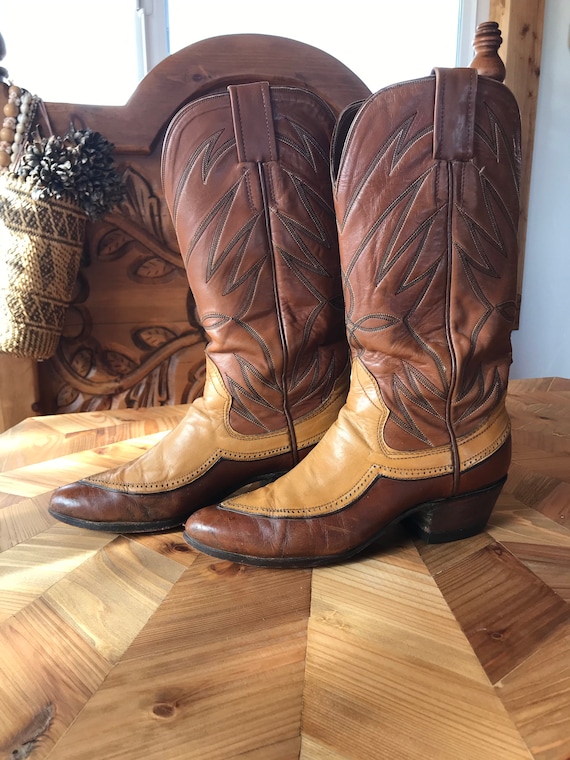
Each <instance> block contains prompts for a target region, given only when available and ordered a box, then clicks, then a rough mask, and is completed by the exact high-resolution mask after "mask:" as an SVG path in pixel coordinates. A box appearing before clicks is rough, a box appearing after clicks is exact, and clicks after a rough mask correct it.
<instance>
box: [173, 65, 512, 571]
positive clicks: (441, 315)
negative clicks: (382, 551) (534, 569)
mask: <svg viewBox="0 0 570 760" xmlns="http://www.w3.org/2000/svg"><path fill="white" fill-rule="evenodd" d="M332 168H333V179H334V201H335V208H336V214H337V220H338V226H339V236H340V255H341V265H342V271H343V287H344V298H345V304H346V327H347V333H348V337H349V343H350V347H351V355H352V372H351V383H350V391H349V394H348V398H347V401H346V404H345V406H344V407H343V409H342V410H341V412H340V414H339V417H338V420H337V421H336V422H335V424H334V425H333V426H332V427H331V428H330V429H329V431H328V432H327V434H326V435H325V436H324V438H323V439H322V441H321V442H320V443H319V445H318V446H317V447H316V448H315V449H314V450H313V451H312V452H311V453H310V454H309V455H308V456H307V457H306V458H305V459H304V460H303V461H302V462H301V463H300V464H299V465H298V466H297V467H295V468H294V469H293V470H291V471H290V472H289V473H287V474H286V475H284V476H283V477H282V478H280V479H278V480H277V481H275V482H274V483H271V484H269V485H267V486H265V487H263V488H260V489H258V490H254V491H251V492H250V493H245V494H243V495H239V496H235V497H232V498H229V499H226V500H223V501H221V503H218V504H216V505H211V506H209V507H206V508H205V509H202V510H200V511H198V512H197V513H195V514H194V515H193V516H192V517H191V518H189V520H188V521H187V523H186V528H185V537H186V540H187V541H188V542H189V543H190V544H191V545H192V546H193V547H195V548H197V549H199V550H202V551H204V552H206V553H208V554H211V555H214V556H216V557H222V558H225V559H229V560H233V561H237V562H242V563H251V564H256V565H268V566H285V567H297V566H299V567H300V566H317V565H323V564H328V563H332V562H338V561H340V560H344V559H347V558H349V557H352V556H353V555H355V554H356V553H357V552H360V551H361V550H362V549H364V548H365V547H366V546H368V545H369V544H370V543H371V542H373V541H374V540H375V539H377V538H378V537H380V536H381V535H382V534H383V533H384V531H386V529H387V528H389V526H391V525H393V524H395V523H397V522H399V521H401V520H405V521H406V522H407V523H408V524H409V525H410V526H411V527H413V529H414V530H416V531H417V532H418V533H419V535H420V536H422V537H423V538H424V539H425V540H426V541H429V542H444V541H452V540H455V539H459V538H462V537H467V536H470V535H473V534H475V533H477V532H479V531H481V530H482V529H483V528H484V526H485V525H486V522H487V520H488V518H489V516H490V514H491V511H492V509H493V507H494V504H495V501H496V499H497V496H498V495H499V492H500V490H501V487H502V485H503V482H504V480H505V476H506V474H507V469H508V467H509V463H510V422H509V417H508V414H507V412H506V410H505V395H506V390H507V379H508V371H509V365H510V363H511V345H510V333H511V329H512V326H513V320H514V317H515V282H516V266H517V223H518V214H519V202H518V186H519V174H520V119H519V113H518V108H517V104H516V102H515V99H514V97H513V96H512V94H511V93H510V91H509V90H508V89H507V88H506V87H505V86H504V85H503V84H501V83H499V82H496V81H493V80H491V79H487V78H484V77H480V76H478V75H477V72H476V71H475V70H473V69H440V70H435V72H434V73H433V74H432V75H431V76H429V77H426V78H422V79H418V80H414V81H410V82H404V83H401V84H396V85H394V86H391V87H388V88H386V89H383V90H381V91H379V92H378V93H376V94H375V95H373V96H371V97H370V98H369V99H368V100H366V101H365V102H364V103H363V104H360V105H358V104H357V105H355V106H354V107H352V108H349V109H347V110H345V112H344V114H343V115H342V117H341V119H340V120H339V123H338V127H337V131H336V136H335V140H334V147H333V164H332Z"/></svg>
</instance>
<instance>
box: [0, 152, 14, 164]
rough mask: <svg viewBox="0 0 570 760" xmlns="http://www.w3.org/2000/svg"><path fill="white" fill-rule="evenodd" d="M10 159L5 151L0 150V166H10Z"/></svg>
mask: <svg viewBox="0 0 570 760" xmlns="http://www.w3.org/2000/svg"><path fill="white" fill-rule="evenodd" d="M11 160H12V159H11V157H10V156H9V155H8V153H6V151H5V150H0V166H10V161H11Z"/></svg>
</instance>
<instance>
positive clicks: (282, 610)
mask: <svg viewBox="0 0 570 760" xmlns="http://www.w3.org/2000/svg"><path fill="white" fill-rule="evenodd" d="M309 594H310V571H299V572H295V571H283V572H280V571H270V570H261V569H255V568H248V569H245V568H241V567H238V566H236V565H232V564H231V563H228V562H220V561H215V560H212V559H211V558H208V557H205V556H204V555H200V557H198V558H197V560H196V561H195V562H194V563H193V564H192V566H191V567H189V568H188V569H186V570H184V573H183V575H182V576H181V577H180V579H179V581H178V582H177V583H176V585H175V586H174V587H173V589H172V591H171V592H170V594H169V595H168V596H167V597H166V599H165V600H164V602H163V603H162V605H161V606H160V607H159V608H158V610H157V611H156V613H155V614H154V615H153V616H152V617H151V618H150V620H149V622H148V624H147V625H146V626H145V627H144V629H143V630H142V631H141V633H140V634H139V636H138V637H137V638H136V640H135V641H134V642H133V644H132V646H131V647H130V648H129V649H128V650H127V652H126V653H125V655H124V656H123V657H122V659H121V661H120V662H119V663H118V664H117V665H116V667H115V668H114V669H113V671H112V672H111V673H110V675H109V677H108V678H107V680H106V681H105V683H104V684H103V685H102V687H101V688H100V689H99V690H98V692H97V694H96V695H94V697H93V698H92V699H91V700H90V701H89V703H88V704H87V706H86V707H85V709H84V710H83V711H82V712H81V714H80V715H79V716H78V718H77V720H76V722H75V723H74V725H73V726H72V727H71V729H70V730H69V731H68V732H67V734H66V735H65V736H64V737H63V739H62V740H61V741H60V743H59V744H58V748H57V758H58V760H67V759H68V758H69V759H71V758H73V760H83V759H85V760H91V758H93V757H102V758H103V757H104V758H112V757H121V758H124V759H125V760H131V759H132V760H135V758H136V760H139V758H141V757H145V759H147V760H155V758H156V760H158V758H161V759H162V758H164V757H165V756H166V757H168V758H171V760H182V759H184V760H187V758H206V757H207V758H208V760H230V758H232V759H233V758H242V757H243V760H246V758H247V759H248V760H249V758H251V760H253V759H254V758H259V760H261V758H265V757H267V758H271V757H273V754H271V753H272V752H273V749H272V750H271V752H270V751H269V750H268V752H267V754H266V755H264V754H263V751H264V749H263V748H265V747H269V748H274V749H275V757H276V758H279V757H283V758H284V759H285V758H287V760H289V759H290V758H291V757H296V756H297V755H289V756H287V755H286V754H285V750H284V748H286V749H287V750H289V749H290V748H291V747H294V749H295V752H297V753H298V747H299V736H300V722H301V710H302V689H303V674H304V660H305V647H306V619H307V616H308V610H309ZM214 600H215V603H214V604H213V603H212V602H213V601H214ZM103 716H104V720H102V717H103ZM87 738H88V742H86V739H87Z"/></svg>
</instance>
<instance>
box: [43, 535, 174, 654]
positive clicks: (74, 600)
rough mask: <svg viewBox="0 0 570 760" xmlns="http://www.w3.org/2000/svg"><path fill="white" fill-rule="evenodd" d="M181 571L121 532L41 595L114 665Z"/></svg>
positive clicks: (167, 560) (168, 560)
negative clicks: (126, 609)
mask: <svg viewBox="0 0 570 760" xmlns="http://www.w3.org/2000/svg"><path fill="white" fill-rule="evenodd" d="M79 532H81V533H89V531H79ZM183 571H184V567H183V566H181V565H180V564H179V563H177V562H174V561H172V560H170V559H168V558H167V557H164V556H162V555H160V554H157V553H156V552H153V551H151V550H150V549H147V548H146V547H144V546H141V545H140V544H137V543H135V542H133V541H129V540H128V539H127V538H125V537H124V536H120V537H118V538H114V540H112V541H109V542H107V543H106V544H105V545H104V546H103V548H102V549H101V550H100V551H99V552H98V553H97V554H96V555H95V556H93V557H91V558H90V559H87V560H86V561H85V562H83V563H82V564H81V565H80V566H79V567H77V569H75V570H72V571H71V572H68V573H67V575H66V576H65V577H64V578H63V579H62V580H60V581H59V583H56V584H54V585H53V586H51V588H49V590H48V591H46V592H45V594H44V595H43V598H44V599H45V602H46V604H48V605H49V606H50V607H51V608H52V609H53V610H54V612H56V613H57V614H58V616H59V617H60V618H61V619H62V620H64V621H65V622H66V623H67V624H68V625H69V627H71V628H73V629H74V630H75V631H77V633H78V634H79V635H80V636H83V637H84V638H85V639H86V641H88V642H89V644H90V646H92V647H93V648H94V649H95V650H96V651H97V652H99V653H100V654H101V655H102V656H103V657H105V659H106V660H108V661H109V662H111V663H116V662H117V661H118V660H119V659H120V657H121V656H122V655H123V653H124V652H125V651H126V649H127V648H128V647H129V645H130V644H131V642H132V641H133V639H134V638H135V637H136V635H137V634H138V633H139V631H140V630H141V629H142V627H143V626H144V625H145V623H146V622H147V621H148V619H149V618H150V617H151V615H152V614H153V612H154V611H155V610H156V609H157V607H158V606H159V605H160V603H161V602H162V601H163V599H164V598H165V597H166V595H167V594H168V592H169V591H170V589H171V588H172V586H173V585H174V583H175V582H176V581H177V580H178V578H179V577H180V576H181V575H182V573H183ZM127 595H128V614H127V615H126V614H125V598H126V596H127Z"/></svg>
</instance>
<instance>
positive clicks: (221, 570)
mask: <svg viewBox="0 0 570 760" xmlns="http://www.w3.org/2000/svg"><path fill="white" fill-rule="evenodd" d="M208 570H210V572H212V573H214V574H215V575H223V576H225V577H226V578H234V577H235V576H236V575H239V574H240V573H244V572H245V567H244V565H238V564H236V563H235V562H229V561H226V560H222V561H221V562H216V563H215V564H212V565H210V566H209V568H208Z"/></svg>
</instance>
